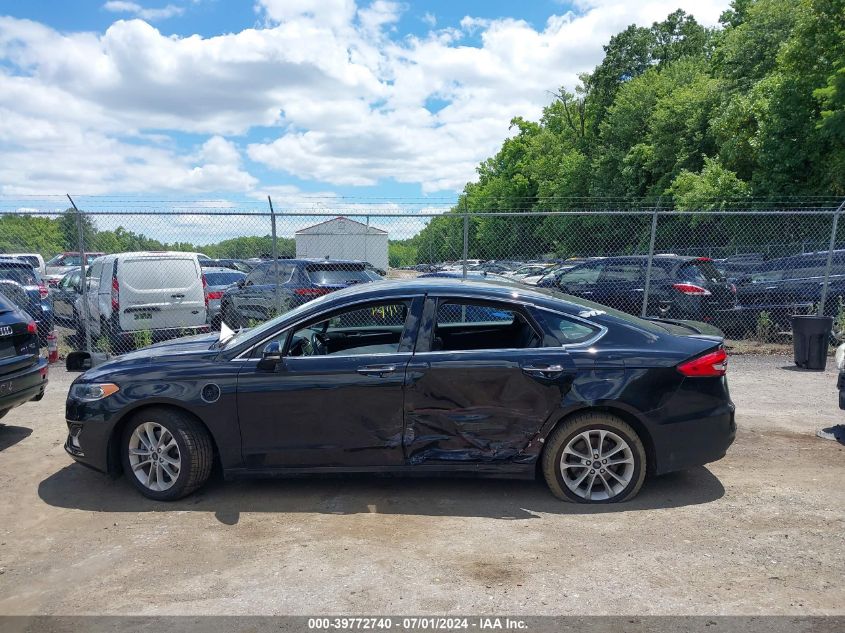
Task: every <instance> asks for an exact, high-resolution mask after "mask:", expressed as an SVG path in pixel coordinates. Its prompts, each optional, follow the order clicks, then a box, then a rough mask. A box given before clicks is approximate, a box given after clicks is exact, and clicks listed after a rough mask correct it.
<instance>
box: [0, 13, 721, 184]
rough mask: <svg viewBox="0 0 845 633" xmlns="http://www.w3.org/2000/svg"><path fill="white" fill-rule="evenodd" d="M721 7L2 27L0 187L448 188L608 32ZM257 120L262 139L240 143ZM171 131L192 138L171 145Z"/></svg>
mask: <svg viewBox="0 0 845 633" xmlns="http://www.w3.org/2000/svg"><path fill="white" fill-rule="evenodd" d="M726 5H727V0H649V1H648V2H644V3H632V2H625V1H623V0H579V2H578V4H577V9H578V12H577V13H572V12H569V13H566V14H564V15H559V16H552V17H550V18H549V19H548V21H547V23H546V24H545V25H543V26H542V27H540V28H537V27H534V26H532V25H530V24H528V23H526V22H524V21H521V20H517V19H496V20H489V19H478V18H475V17H472V16H467V17H466V18H464V19H463V20H461V25H460V26H461V28H456V27H449V28H441V29H433V26H434V25H435V24H436V18H435V17H434V16H433V15H431V16H430V17H427V15H428V14H427V15H426V16H423V18H421V19H423V20H425V21H427V23H429V24H431V25H432V29H433V30H431V31H430V32H429V33H428V34H426V35H424V36H402V35H401V34H397V33H396V32H395V29H396V28H397V24H399V22H398V20H399V18H400V16H401V14H402V12H403V11H404V10H407V9H406V6H405V5H404V4H402V3H399V2H390V1H388V0H374V1H370V2H365V3H362V4H360V5H356V4H355V2H354V0H258V1H257V3H256V5H255V6H256V11H257V12H258V14H259V17H260V18H261V19H262V21H263V26H262V27H261V28H252V29H245V30H243V31H240V32H238V33H230V34H225V35H219V36H215V37H201V36H199V35H193V36H190V37H180V36H168V35H164V34H162V33H161V32H160V31H158V30H157V29H156V28H154V27H153V26H151V25H150V24H149V23H148V22H147V21H145V19H146V20H152V19H154V17H159V18H160V17H162V14H160V13H159V14H156V15H155V16H154V15H153V14H150V13H146V14H144V13H142V12H149V11H166V10H168V8H171V7H173V8H176V9H179V7H176V6H175V5H167V6H166V7H164V8H163V9H146V8H144V7H142V6H141V5H140V4H137V3H134V2H125V1H122V0H112V1H111V2H108V3H106V5H105V7H106V8H107V9H109V10H112V11H116V12H123V13H127V14H129V15H134V16H137V17H139V18H142V19H130V20H118V21H116V22H115V23H114V24H112V25H111V26H110V27H109V28H108V29H107V30H106V31H105V32H104V33H99V34H98V33H60V32H58V31H55V30H53V29H51V28H49V27H47V26H44V25H42V24H39V23H37V22H32V21H28V20H20V19H15V18H10V17H0V62H2V63H0V149H2V151H3V156H4V160H3V161H2V162H0V186H2V188H3V191H6V192H18V193H22V192H24V191H45V190H50V191H56V190H58V191H63V190H65V189H69V190H71V191H86V192H92V193H93V192H109V191H138V192H142V191H157V190H168V191H170V190H178V189H180V188H183V189H185V190H188V191H196V192H202V191H208V192H224V191H233V192H246V193H249V192H255V191H259V190H260V189H261V186H260V183H259V182H258V180H257V179H256V178H255V177H254V176H252V175H251V174H249V173H248V171H247V169H248V168H247V166H246V165H245V164H244V163H243V162H242V160H241V157H242V155H243V154H244V153H245V154H246V155H248V157H249V158H250V159H251V160H253V161H256V162H258V163H261V164H262V165H263V166H265V167H267V168H269V169H270V170H276V171H278V172H279V177H278V179H276V178H274V180H277V181H278V180H283V179H284V177H286V176H287V175H293V176H296V177H297V178H300V179H304V180H307V181H308V180H310V181H317V182H320V183H325V184H326V186H327V188H328V187H329V186H331V185H336V186H337V185H376V184H378V183H380V182H384V181H386V180H393V181H398V182H403V183H419V184H420V185H421V186H422V188H423V190H424V191H426V192H432V191H441V190H458V189H459V188H460V187H461V186H462V185H463V184H464V183H465V182H466V181H467V180H470V179H472V178H473V177H474V176H475V167H476V165H477V164H478V163H479V161H481V160H483V159H484V158H486V157H487V156H489V155H491V154H492V153H494V152H495V151H496V150H497V149H498V147H499V146H500V144H501V141H502V139H503V138H504V137H505V136H506V135H507V134H508V133H509V132H508V126H509V122H510V120H511V118H512V117H514V116H517V115H519V116H524V117H528V118H536V117H538V116H539V115H540V112H541V110H542V107H543V106H544V105H545V104H547V103H548V101H549V98H550V97H549V91H553V90H556V89H557V88H559V87H560V86H561V85H565V86H567V87H569V88H572V87H573V86H574V84H575V83H576V81H577V75H578V73H580V72H583V71H585V70H589V69H591V68H592V67H593V66H594V65H595V64H596V63H598V62H599V61H600V59H601V56H602V48H601V47H602V44H604V43H606V42H607V41H608V39H609V38H610V36H611V35H612V34H614V33H616V32H618V31H620V30H621V29H623V28H625V27H626V26H627V25H628V24H630V23H634V22H635V23H639V24H650V23H651V22H653V21H655V20H660V19H662V18H664V17H665V16H666V15H667V14H669V13H670V12H671V11H673V10H675V9H676V8H678V7H680V8H683V9H684V10H686V11H688V12H690V13H692V14H694V15H695V16H696V18H697V19H699V21H701V22H702V23H704V24H707V25H713V24H715V23H716V21H717V19H718V16H719V14H720V12H721V11H722V10H723V9H724V8H725V6H726ZM145 15H146V18H145V17H144V16H145ZM470 32H471V33H472V34H473V35H472V37H473V38H478V39H473V40H469V39H468V37H469V34H470ZM476 41H478V42H480V43H478V44H473V43H471V42H476ZM432 103H437V104H438V105H439V106H440V108H439V109H436V111H435V112H431V111H430V110H429V109H428V108H427V106H430V104H432ZM258 126H261V127H262V133H261V134H262V140H260V141H255V140H253V141H252V142H247V141H245V140H243V138H242V137H241V135H244V134H247V133H248V132H249V131H250V130H251V129H252V128H255V127H258ZM264 128H267V129H264ZM174 132H189V133H194V134H199V135H202V137H204V138H207V140H206V141H205V142H204V143H203V141H202V140H201V141H199V142H198V143H196V144H194V145H192V146H191V147H185V146H183V145H180V144H179V143H177V142H176V141H174V140H172V138H171V134H172V133H174Z"/></svg>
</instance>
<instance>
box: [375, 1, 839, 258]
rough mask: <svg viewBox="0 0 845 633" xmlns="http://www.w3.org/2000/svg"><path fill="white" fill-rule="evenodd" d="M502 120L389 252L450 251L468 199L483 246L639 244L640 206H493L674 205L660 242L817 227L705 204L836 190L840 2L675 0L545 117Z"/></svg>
mask: <svg viewBox="0 0 845 633" xmlns="http://www.w3.org/2000/svg"><path fill="white" fill-rule="evenodd" d="M511 129H512V130H513V136H511V137H510V138H508V139H506V140H505V141H504V142H503V143H502V147H501V149H500V150H499V151H498V153H497V154H496V155H495V156H492V157H490V158H488V159H487V160H485V161H484V162H482V163H481V164H480V165H479V166H478V168H477V173H478V179H477V181H476V182H471V183H468V184H467V185H466V186H465V187H464V189H463V192H462V194H461V196H460V197H459V201H458V204H457V205H456V206H455V207H454V208H453V209H452V210H451V211H450V212H449V213H447V214H445V215H444V217H442V218H436V219H434V220H433V221H431V222H430V223H429V224H428V225H427V227H426V228H425V229H424V230H423V231H422V232H420V233H419V234H418V235H416V236H414V237H413V238H411V239H408V240H404V241H402V242H397V243H394V244H393V245H392V247H391V259H392V260H393V261H392V262H391V263H392V264H395V265H404V264H409V263H414V262H416V261H425V262H430V261H439V260H444V259H456V258H458V257H460V254H461V252H462V247H463V222H462V219H461V218H460V217H456V216H458V215H459V214H461V213H462V212H464V211H469V212H475V213H478V214H481V215H480V216H476V217H474V218H473V219H472V221H471V223H470V227H469V236H468V237H469V247H470V248H469V252H470V257H478V258H508V257H524V256H526V255H527V254H529V253H533V254H541V253H542V254H547V255H556V256H571V255H601V254H610V253H618V252H643V251H644V250H645V249H647V247H648V239H649V235H650V224H651V219H650V218H649V217H648V216H631V215H623V214H619V215H615V214H606V215H584V216H575V217H573V216H557V217H520V218H509V217H497V216H489V217H485V214H489V213H490V212H499V213H511V212H516V211H560V210H573V209H593V210H604V211H607V210H614V209H634V208H643V207H647V208H651V207H653V206H659V208H661V209H673V210H678V211H683V212H684V213H683V214H680V215H671V216H666V217H665V218H660V222H659V225H658V238H657V248H658V250H659V249H661V248H668V247H671V246H673V245H674V244H686V245H688V246H689V247H697V246H700V247H713V246H716V247H730V246H731V245H732V244H768V243H770V242H773V241H774V242H777V243H784V244H786V243H794V242H802V241H806V240H807V238H808V237H810V238H815V237H819V238H822V237H823V236H824V235H825V232H827V231H829V230H830V217H829V216H828V217H818V216H816V217H812V216H810V217H807V216H798V215H793V216H790V217H789V218H782V217H779V218H766V217H764V216H760V217H756V218H749V217H748V216H713V215H709V216H708V215H707V214H706V213H705V212H706V211H712V210H724V209H728V208H760V209H766V208H772V207H779V208H783V207H787V208H788V207H790V206H793V205H795V206H798V205H801V206H807V205H808V204H809V205H812V204H813V201H817V200H819V197H822V196H823V197H825V198H826V199H827V200H830V198H832V197H836V196H840V197H842V196H845V0H734V2H732V4H731V6H730V8H729V9H728V10H727V11H725V12H724V13H723V14H722V16H721V18H720V24H719V27H717V28H713V29H711V28H706V27H704V26H702V25H700V24H698V23H697V22H696V20H695V19H694V18H693V17H692V16H690V15H687V14H685V13H684V12H683V11H680V10H678V11H675V12H674V13H672V14H670V15H669V16H668V17H667V18H666V19H665V20H663V21H662V22H655V23H654V24H652V25H651V26H650V27H640V26H635V25H631V26H629V27H628V28H626V29H625V30H624V31H622V32H620V33H617V34H616V35H614V36H613V37H611V39H610V41H609V42H608V43H607V45H605V46H604V58H603V60H602V61H601V63H599V65H598V66H596V67H595V69H594V70H593V71H592V72H591V73H585V74H582V75H581V76H580V82H579V84H578V85H577V86H574V87H571V90H570V89H567V87H564V88H561V89H560V90H559V91H558V92H557V94H556V95H555V96H554V98H553V100H552V102H551V103H550V104H549V105H548V106H547V107H546V108H545V109H544V110H543V115H542V117H541V118H540V120H539V121H528V120H525V119H523V118H520V117H517V118H515V119H513V121H512V122H511ZM819 204H821V202H819ZM825 204H828V203H825ZM843 236H845V233H843Z"/></svg>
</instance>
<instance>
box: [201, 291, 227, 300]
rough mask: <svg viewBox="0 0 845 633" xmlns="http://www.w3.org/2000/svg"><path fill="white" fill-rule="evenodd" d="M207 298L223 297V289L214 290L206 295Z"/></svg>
mask: <svg viewBox="0 0 845 633" xmlns="http://www.w3.org/2000/svg"><path fill="white" fill-rule="evenodd" d="M205 296H206V299H221V298H222V297H223V291H222V290H212V291H211V292H209V293H208V294H206V295H205Z"/></svg>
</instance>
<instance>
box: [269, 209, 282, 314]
mask: <svg viewBox="0 0 845 633" xmlns="http://www.w3.org/2000/svg"><path fill="white" fill-rule="evenodd" d="M267 204H269V205H270V232H271V234H272V236H273V246H272V252H271V254H272V256H273V277H274V279H275V281H274V286H273V295H274V297H275V303H276V316H279V315H280V314H281V313H282V304H281V300H280V298H279V251H278V247H277V241H278V240H277V238H276V211H275V210H274V209H273V200H272V198H270V196H269V195H268V196H267Z"/></svg>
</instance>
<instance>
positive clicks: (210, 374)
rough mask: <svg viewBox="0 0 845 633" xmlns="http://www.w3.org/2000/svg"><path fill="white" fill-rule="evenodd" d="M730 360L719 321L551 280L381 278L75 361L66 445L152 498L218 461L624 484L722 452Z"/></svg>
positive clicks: (595, 491)
mask: <svg viewBox="0 0 845 633" xmlns="http://www.w3.org/2000/svg"><path fill="white" fill-rule="evenodd" d="M76 354H77V355H81V356H79V358H74V355H71V357H69V359H68V364H69V365H72V364H74V363H75V362H77V361H83V362H84V361H85V358H83V357H82V356H84V353H79V352H77V353H76ZM726 363H727V357H726V355H725V350H724V348H723V346H722V339H721V338H719V337H717V336H706V335H702V334H701V333H700V332H698V331H697V330H696V329H695V328H694V327H690V326H686V325H682V324H676V323H661V322H655V321H646V320H642V319H639V318H638V317H635V316H632V315H629V314H624V313H622V312H617V311H615V310H612V309H610V308H605V307H603V306H599V305H597V304H592V303H588V302H585V301H582V300H579V299H575V298H574V297H569V296H565V295H561V294H558V293H556V292H555V291H548V290H533V289H529V288H525V287H523V286H520V285H512V284H511V285H505V284H495V283H490V282H472V281H457V280H450V279H439V278H428V279H419V280H410V281H381V282H376V283H372V284H361V285H357V286H355V287H352V288H347V289H345V290H340V291H338V292H334V293H332V294H329V295H325V296H323V297H320V298H318V299H316V300H314V301H311V302H310V303H306V304H303V305H301V306H299V307H297V308H294V309H292V310H291V311H289V312H287V313H286V314H284V315H282V316H280V317H277V318H275V319H272V320H270V321H268V322H266V323H264V324H263V325H261V326H258V327H255V328H252V329H248V330H244V331H242V332H240V333H238V334H236V335H234V336H232V337H230V338H227V339H226V338H222V339H218V338H217V337H213V336H207V335H204V336H198V337H192V338H188V339H182V340H177V341H170V342H167V343H162V344H159V345H153V346H152V347H149V348H146V349H144V350H139V351H137V352H133V353H130V354H126V355H124V356H122V357H121V358H120V359H117V360H113V361H110V362H107V363H105V364H104V365H101V366H99V367H96V368H94V369H90V370H88V371H87V372H85V373H84V374H83V375H82V376H80V377H79V378H77V380H75V381H74V383H73V385H72V386H71V388H70V392H69V394H68V399H67V407H66V411H67V424H68V439H67V442H66V444H65V449H66V450H67V452H68V453H69V454H70V455H71V456H72V457H73V458H74V459H76V460H78V461H79V462H82V463H84V464H86V465H88V466H91V467H93V468H95V469H99V470H102V471H107V472H108V471H110V472H119V471H121V470H122V471H123V472H124V473H125V474H126V476H127V477H128V478H129V480H130V481H131V482H132V483H133V485H134V486H135V487H136V488H137V489H138V490H139V491H140V492H141V493H143V494H144V495H146V496H148V497H150V498H153V499H158V500H171V499H178V498H180V497H183V496H184V495H187V494H189V493H191V492H193V491H194V490H196V489H197V488H199V487H200V486H202V484H203V483H204V482H205V481H206V479H207V478H208V476H209V473H210V472H211V468H212V465H213V463H214V462H215V461H217V462H219V465H220V466H221V467H222V470H223V473H224V474H225V476H226V477H227V478H231V477H239V476H255V475H266V476H276V475H287V474H302V473H347V472H392V473H432V474H454V475H459V474H472V475H476V476H479V475H480V476H491V477H492V476H496V477H517V478H526V479H530V478H533V477H535V475H536V474H538V473H542V476H543V477H544V479H545V480H546V482H547V483H548V486H549V488H550V489H551V491H552V493H553V494H554V495H556V496H557V497H559V498H560V499H563V500H566V501H574V502H580V503H608V502H616V501H625V500H627V499H631V498H632V497H633V496H634V495H636V494H637V492H638V491H639V489H640V487H641V486H642V483H643V480H644V478H645V477H646V474H647V473H657V474H659V473H665V472H669V471H674V470H680V469H684V468H690V467H692V466H698V465H701V464H706V463H708V462H711V461H714V460H717V459H720V458H721V457H722V456H724V454H725V452H726V450H727V449H728V447H729V446H730V444H731V442H732V441H733V439H734V434H735V430H736V427H735V424H734V405H733V403H732V402H731V400H730V397H729V395H728V386H727V380H726V378H725V373H726V369H727V365H726Z"/></svg>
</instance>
